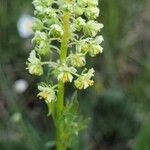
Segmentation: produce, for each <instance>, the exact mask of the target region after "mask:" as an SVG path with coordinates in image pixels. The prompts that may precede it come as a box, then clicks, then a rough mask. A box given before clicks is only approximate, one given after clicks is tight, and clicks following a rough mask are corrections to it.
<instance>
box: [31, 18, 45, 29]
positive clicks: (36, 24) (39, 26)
mask: <svg viewBox="0 0 150 150" xmlns="http://www.w3.org/2000/svg"><path fill="white" fill-rule="evenodd" d="M43 27H44V26H43V23H42V21H41V20H40V19H36V20H35V21H34V23H33V26H32V29H33V30H34V31H36V30H38V31H41V30H42V29H43Z"/></svg>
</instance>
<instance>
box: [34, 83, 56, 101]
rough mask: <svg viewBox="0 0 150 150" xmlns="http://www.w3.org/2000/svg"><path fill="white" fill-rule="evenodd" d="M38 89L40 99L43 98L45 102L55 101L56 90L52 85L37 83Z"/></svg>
mask: <svg viewBox="0 0 150 150" xmlns="http://www.w3.org/2000/svg"><path fill="white" fill-rule="evenodd" d="M38 90H39V91H40V92H39V93H38V95H37V96H38V97H39V98H40V99H44V100H45V102H46V103H51V102H53V101H56V92H55V89H54V87H52V86H50V85H46V84H44V85H39V86H38Z"/></svg>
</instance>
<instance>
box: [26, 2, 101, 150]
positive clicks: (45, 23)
mask: <svg viewBox="0 0 150 150" xmlns="http://www.w3.org/2000/svg"><path fill="white" fill-rule="evenodd" d="M33 5H34V7H35V11H34V14H35V16H36V19H35V22H34V25H33V30H34V31H35V34H34V38H33V40H32V41H33V43H34V45H35V48H34V50H32V51H31V53H30V55H29V58H28V61H27V69H28V70H29V73H30V74H33V75H37V76H41V75H43V74H44V68H45V67H44V66H45V65H46V66H47V68H48V70H50V73H51V76H52V78H51V79H52V80H51V81H50V82H49V83H41V84H39V85H38V89H39V91H40V92H39V94H38V97H39V98H40V99H43V100H44V101H45V102H46V104H47V106H48V109H49V115H52V117H53V119H54V123H55V126H56V147H57V150H66V149H67V147H69V146H70V143H71V140H72V137H73V136H74V135H77V134H78V132H79V131H80V130H82V129H83V128H84V127H85V121H83V120H81V118H80V117H79V116H78V114H77V108H78V103H77V100H76V97H75V96H73V97H72V99H71V100H70V101H67V102H66V103H65V101H64V97H65V96H64V91H65V84H66V83H67V82H72V83H73V84H74V86H75V88H77V89H79V90H82V89H86V88H88V87H89V86H92V85H93V83H94V81H93V79H92V77H93V76H94V69H93V68H90V69H87V68H86V67H85V66H86V56H87V55H89V56H91V57H94V56H96V55H97V54H99V53H102V51H103V48H102V47H101V45H100V44H101V43H102V41H103V37H102V36H101V35H98V33H99V32H100V31H101V29H102V28H103V24H101V23H98V22H97V21H95V19H96V18H97V17H98V16H99V8H98V7H97V6H98V0H34V1H33ZM44 56H45V57H44Z"/></svg>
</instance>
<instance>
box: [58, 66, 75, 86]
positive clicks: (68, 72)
mask: <svg viewBox="0 0 150 150" xmlns="http://www.w3.org/2000/svg"><path fill="white" fill-rule="evenodd" d="M76 71H77V70H76V69H75V68H74V67H68V66H67V65H66V64H63V65H61V66H60V67H58V68H57V72H58V73H57V79H58V80H59V81H62V82H64V83H65V82H72V80H73V74H75V73H76Z"/></svg>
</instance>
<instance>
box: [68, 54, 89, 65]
mask: <svg viewBox="0 0 150 150" xmlns="http://www.w3.org/2000/svg"><path fill="white" fill-rule="evenodd" d="M68 61H69V62H70V64H71V65H72V66H74V67H83V66H84V65H85V63H86V61H85V56H84V55H83V54H82V53H76V54H70V56H69V57H68Z"/></svg>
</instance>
